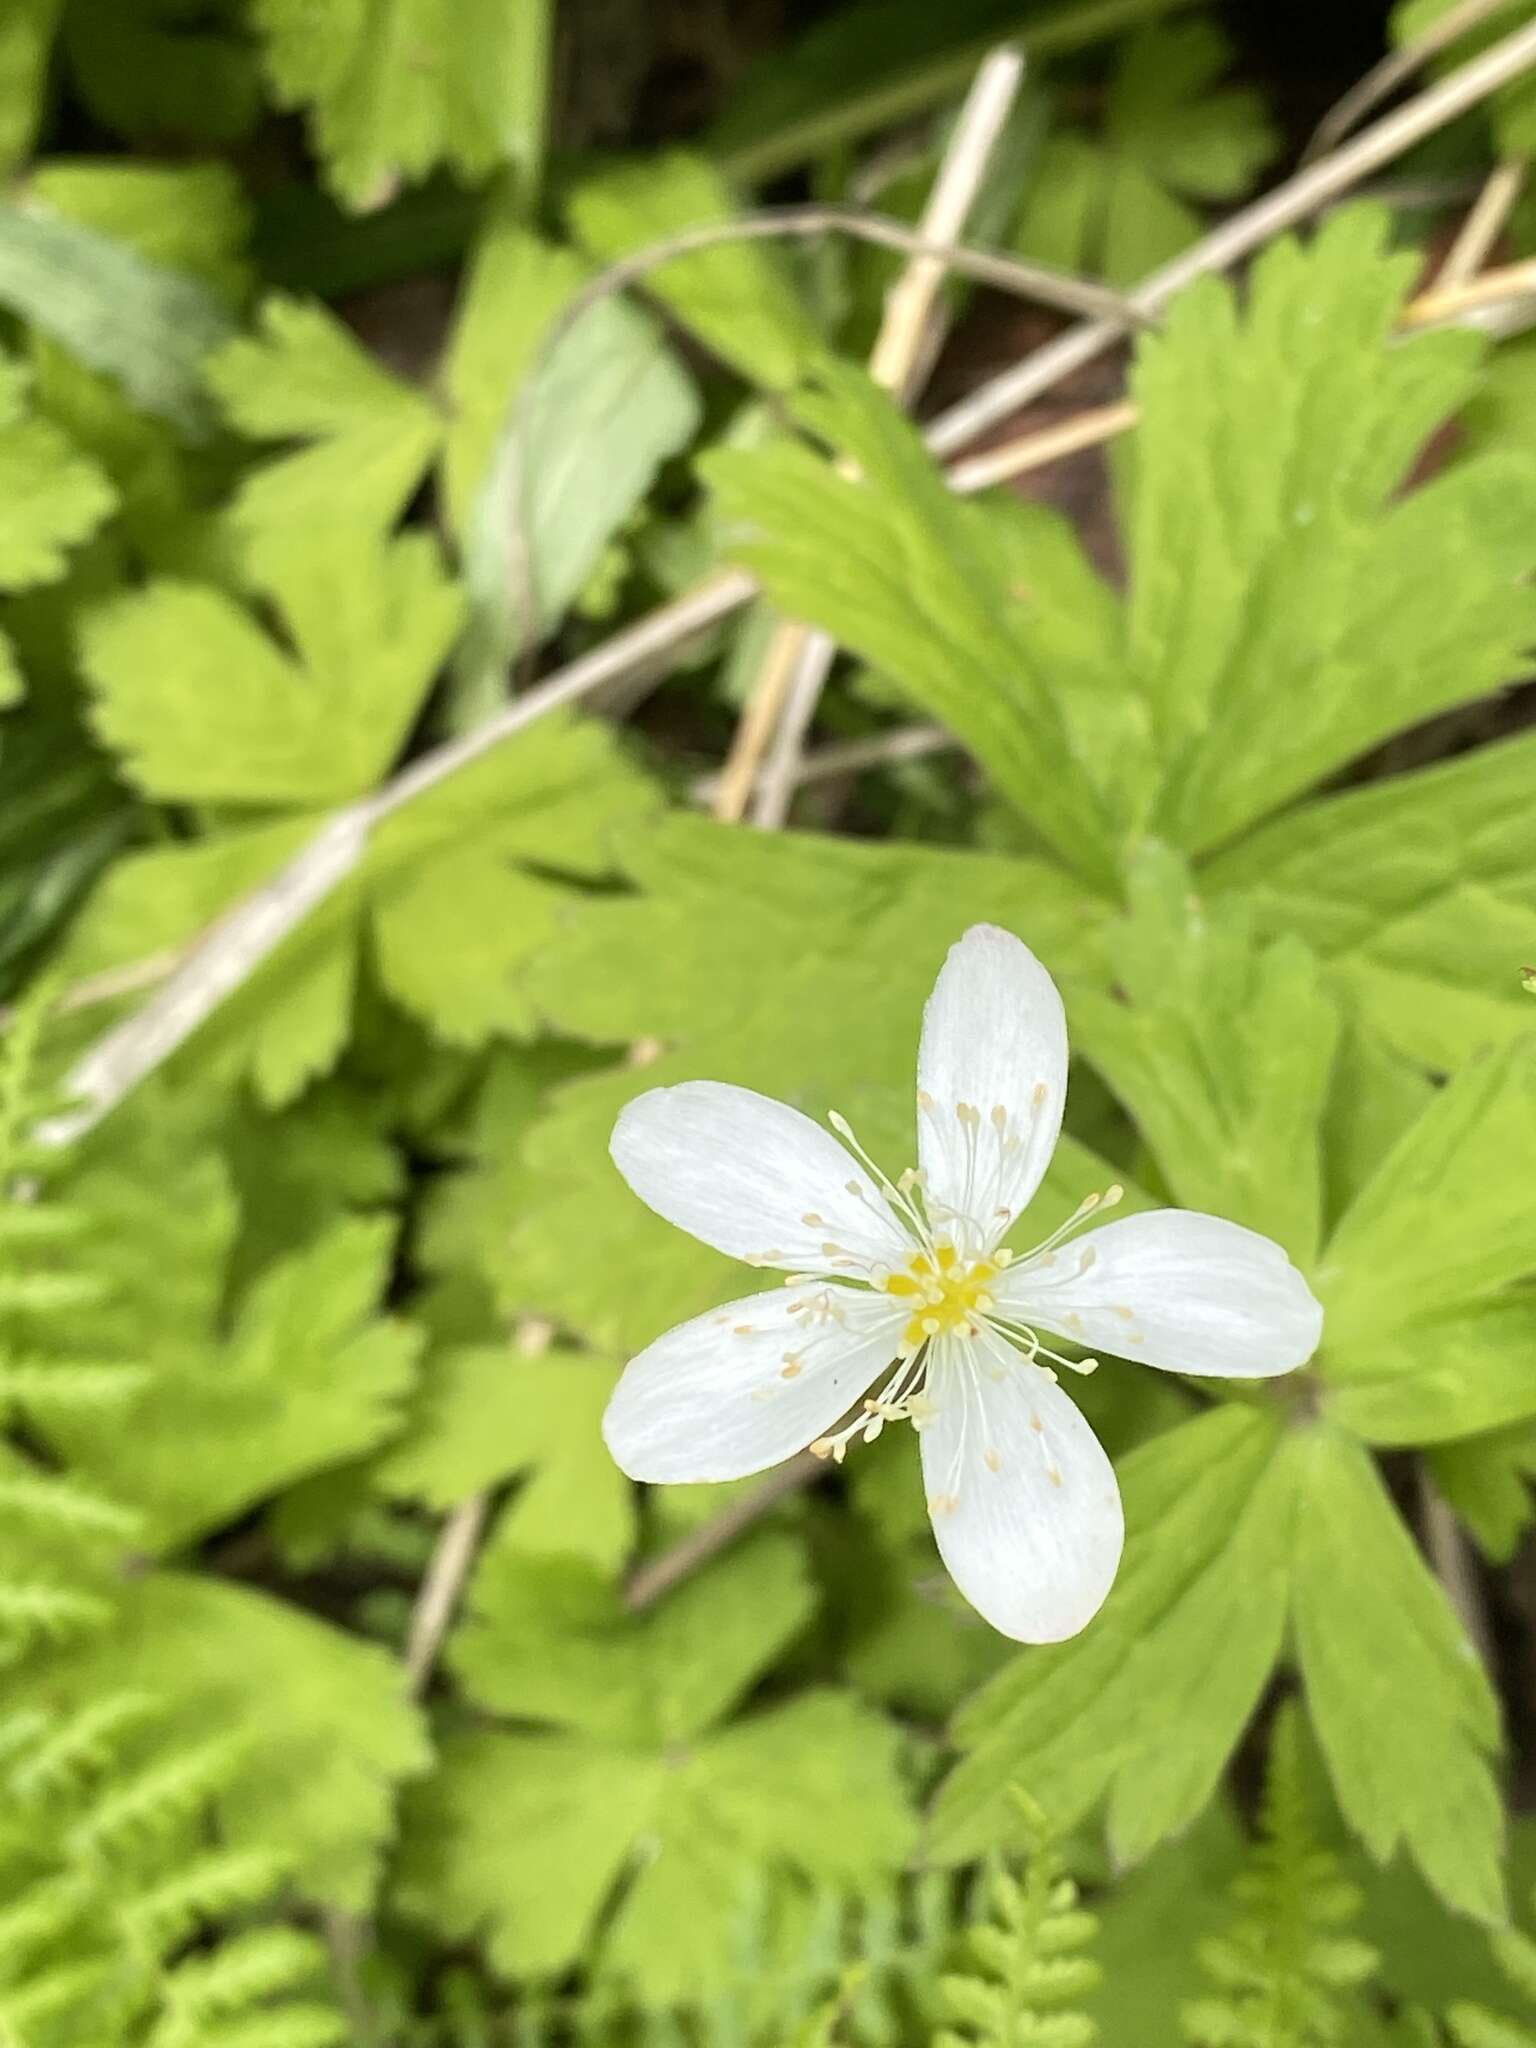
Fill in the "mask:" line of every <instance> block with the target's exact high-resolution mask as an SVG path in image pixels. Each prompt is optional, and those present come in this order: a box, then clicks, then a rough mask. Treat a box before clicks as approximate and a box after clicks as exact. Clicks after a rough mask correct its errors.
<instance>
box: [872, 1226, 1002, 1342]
mask: <svg viewBox="0 0 1536 2048" xmlns="http://www.w3.org/2000/svg"><path fill="white" fill-rule="evenodd" d="M1003 1263H1004V1261H1002V1260H999V1259H998V1258H997V1257H996V1256H995V1255H994V1256H993V1257H991V1258H985V1259H965V1258H962V1257H961V1255H960V1253H959V1252H958V1251H957V1250H956V1249H955V1247H954V1246H953V1245H952V1244H940V1245H936V1246H935V1247H934V1249H933V1250H932V1251H931V1252H927V1251H921V1252H914V1253H913V1255H912V1257H911V1258H910V1259H908V1261H907V1263H906V1266H905V1267H904V1268H903V1269H902V1271H901V1272H899V1273H888V1274H887V1275H886V1276H885V1278H884V1280H883V1281H882V1282H881V1285H882V1287H883V1288H884V1291H885V1292H886V1293H887V1294H894V1295H895V1296H896V1298H897V1300H898V1301H901V1302H903V1303H906V1302H910V1303H911V1307H912V1314H911V1318H910V1320H909V1321H908V1323H907V1327H906V1329H905V1330H904V1331H903V1332H902V1348H903V1349H904V1350H906V1351H916V1350H917V1349H918V1348H919V1347H920V1346H921V1345H924V1344H926V1343H927V1342H928V1340H929V1339H930V1338H931V1337H974V1336H975V1334H976V1331H977V1329H978V1327H979V1318H980V1317H982V1316H984V1315H985V1314H986V1313H987V1311H988V1309H990V1308H991V1307H992V1306H993V1302H992V1296H991V1294H990V1293H989V1292H988V1288H989V1287H990V1285H991V1283H992V1282H993V1281H994V1280H995V1279H996V1278H997V1276H998V1274H999V1273H1000V1272H1001V1271H1002V1268H1003Z"/></svg>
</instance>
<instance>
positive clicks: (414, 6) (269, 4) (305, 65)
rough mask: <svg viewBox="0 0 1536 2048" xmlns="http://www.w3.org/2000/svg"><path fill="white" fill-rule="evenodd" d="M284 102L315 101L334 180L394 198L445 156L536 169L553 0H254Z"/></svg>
mask: <svg viewBox="0 0 1536 2048" xmlns="http://www.w3.org/2000/svg"><path fill="white" fill-rule="evenodd" d="M252 11H253V14H254V18H255V23H256V26H257V29H258V30H259V32H260V33H261V35H262V36H263V37H264V39H265V53H264V61H265V65H266V69H267V75H268V78H269V80H270V82H271V86H272V90H273V92H274V94H275V95H276V97H277V100H278V102H279V104H280V105H283V106H287V107H299V106H303V107H307V108H308V109H309V110H310V122H311V126H312V129H313V133H314V138H315V143H316V146H317V148H318V151H319V154H320V157H321V159H322V161H323V163H324V166H325V171H326V177H327V180H328V182H329V184H330V186H331V189H332V190H333V191H334V192H335V193H336V195H337V197H338V198H340V199H341V200H342V201H343V202H344V203H345V204H346V205H348V206H351V207H354V208H357V209H360V210H368V209H371V208H374V207H378V206H382V205H385V204H387V203H388V201H389V200H391V199H392V198H393V197H394V196H395V192H396V190H397V189H398V187H399V185H400V183H401V182H402V181H408V182H415V181H417V180H419V179H421V178H424V177H425V176H426V175H427V173H428V172H429V171H431V170H432V169H434V168H435V167H436V166H437V165H438V164H447V165H448V166H449V167H450V168H451V169H452V170H454V171H455V172H457V173H458V174H459V176H461V177H463V178H465V179H469V180H473V179H477V178H480V177H483V176H484V175H485V174H486V172H488V171H491V170H494V169H495V168H496V167H497V166H498V165H500V164H506V163H510V164H514V165H516V166H517V167H518V168H519V169H520V170H521V171H522V172H523V173H524V175H528V174H530V173H532V172H533V171H534V170H535V169H536V166H537V164H538V161H539V158H540V156H541V154H542V148H543V104H542V102H543V87H544V75H545V66H546V62H547V53H548V39H549V26H550V16H549V8H548V4H547V0H521V4H519V5H517V6H511V7H509V6H507V5H505V4H504V0H463V4H455V0H340V4H338V5H334V6H331V7H326V8H323V9H320V10H319V11H316V10H315V9H314V8H313V7H311V6H309V5H307V4H306V0H256V4H255V6H254V8H253V10H252Z"/></svg>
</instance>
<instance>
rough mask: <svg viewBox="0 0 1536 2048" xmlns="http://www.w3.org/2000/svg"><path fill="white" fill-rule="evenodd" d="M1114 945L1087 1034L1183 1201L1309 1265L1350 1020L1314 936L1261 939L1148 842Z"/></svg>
mask: <svg viewBox="0 0 1536 2048" xmlns="http://www.w3.org/2000/svg"><path fill="white" fill-rule="evenodd" d="M1130 899H1131V915H1130V917H1129V918H1127V919H1124V920H1122V921H1121V922H1119V923H1117V924H1114V925H1112V926H1111V927H1110V928H1109V930H1108V932H1107V933H1106V934H1105V948H1106V952H1107V954H1108V957H1109V960H1110V963H1111V968H1112V971H1113V973H1114V976H1115V980H1116V983H1117V995H1116V996H1110V997H1106V996H1100V995H1098V994H1096V993H1092V992H1088V991H1084V992H1081V993H1079V994H1078V996H1077V998H1076V1000H1075V1002H1074V1005H1073V1011H1072V1025H1073V1030H1074V1036H1075V1038H1076V1041H1077V1043H1078V1044H1079V1045H1080V1046H1081V1048H1082V1050H1083V1051H1084V1052H1086V1054H1087V1056H1088V1058H1089V1059H1090V1060H1091V1061H1092V1063H1093V1065H1094V1066H1095V1067H1097V1069H1098V1070H1099V1072H1100V1073H1101V1074H1102V1075H1103V1076H1104V1078H1105V1080H1106V1081H1107V1082H1108V1083H1109V1085H1110V1087H1111V1088H1112V1089H1113V1090H1114V1091H1115V1093H1116V1094H1117V1095H1118V1096H1119V1097H1120V1099H1121V1101H1122V1102H1123V1103H1124V1104H1125V1105H1126V1107H1127V1109H1129V1110H1130V1111H1131V1112H1132V1114H1133V1115H1134V1116H1135V1118H1136V1120H1137V1123H1138V1125H1139V1126H1140V1129H1141V1131H1142V1134H1143V1136H1144V1137H1145V1139H1146V1142H1147V1143H1148V1144H1149V1145H1150V1146H1151V1148H1152V1151H1153V1153H1154V1155H1155V1156H1156V1158H1157V1161H1158V1164H1159V1166H1160V1167H1161V1168H1162V1170H1163V1173H1164V1175H1165V1176H1166V1178H1167V1182H1168V1185H1169V1187H1170V1189H1171V1190H1172V1192H1173V1194H1174V1196H1175V1197H1176V1198H1177V1200H1178V1201H1179V1202H1180V1203H1181V1204H1182V1205H1183V1206H1184V1207H1186V1208H1190V1209H1200V1210H1206V1211H1209V1212H1210V1213H1212V1214H1215V1215H1219V1216H1226V1217H1230V1218H1231V1219H1232V1221H1233V1222H1236V1223H1243V1224H1246V1225H1247V1226H1248V1227H1249V1228H1250V1229H1252V1230H1259V1231H1262V1232H1263V1233H1264V1234H1265V1235H1266V1236H1269V1237H1272V1238H1274V1239H1276V1241H1277V1242H1279V1243H1280V1244H1283V1245H1284V1246H1285V1248H1286V1249H1287V1251H1289V1252H1290V1254H1291V1256H1292V1257H1293V1258H1294V1259H1297V1260H1299V1261H1300V1262H1301V1263H1302V1264H1306V1263H1307V1262H1308V1261H1309V1260H1310V1259H1311V1258H1312V1257H1313V1255H1314V1253H1315V1252H1316V1249H1317V1242H1318V1236H1319V1231H1320V1228H1321V1223H1322V1161H1321V1158H1320V1155H1319V1146H1318V1122H1319V1118H1320V1115H1321V1112H1322V1107H1323V1103H1324V1101H1325V1099H1326V1097H1327V1093H1328V1081H1329V1072H1330V1067H1331V1064H1332V1059H1333V1051H1334V1044H1335V1039H1336V1036H1337V1021H1336V1017H1335V1014H1334V1011H1333V1008H1332V1005H1331V1004H1330V1003H1329V1002H1328V1000H1327V998H1326V996H1325V995H1324V994H1323V992H1322V990H1321V988H1320V986H1319V977H1318V970H1317V965H1316V962H1315V961H1314V960H1313V958H1312V956H1311V955H1310V954H1309V953H1308V952H1307V951H1306V949H1305V948H1304V947H1303V946H1300V945H1298V944H1295V943H1294V942H1286V941H1281V942H1279V943H1277V944H1276V945H1273V946H1270V947H1267V948H1263V949H1261V948H1260V947H1258V946H1257V945H1256V944H1255V942H1254V939H1253V933H1252V928H1251V918H1250V917H1249V916H1247V915H1245V912H1244V908H1243V906H1241V905H1239V904H1232V903H1223V902H1220V901H1218V902H1216V903H1214V904H1212V905H1211V906H1210V907H1209V909H1207V907H1206V906H1205V905H1204V904H1203V903H1202V902H1201V901H1200V899H1199V898H1198V897H1196V896H1195V895H1194V894H1193V892H1192V890H1191V887H1190V882H1189V876H1188V873H1187V871H1186V870H1185V869H1184V868H1183V866H1182V864H1181V863H1180V862H1179V861H1177V860H1176V859H1173V858H1171V857H1169V856H1167V855H1166V854H1164V853H1161V852H1154V851H1148V852H1147V853H1146V854H1144V855H1143V857H1142V859H1141V860H1140V861H1139V863H1138V864H1137V865H1136V867H1135V868H1134V869H1133V871H1132V875H1131V880H1130Z"/></svg>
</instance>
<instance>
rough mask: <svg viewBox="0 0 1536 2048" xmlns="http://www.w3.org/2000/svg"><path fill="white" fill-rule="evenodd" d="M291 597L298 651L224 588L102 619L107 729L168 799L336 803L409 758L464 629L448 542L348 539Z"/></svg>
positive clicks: (175, 587) (89, 626)
mask: <svg viewBox="0 0 1536 2048" xmlns="http://www.w3.org/2000/svg"><path fill="white" fill-rule="evenodd" d="M277 596H278V599H279V602H280V604H281V606H282V609H283V612H284V615H285V619H286V623H287V625H288V626H289V628H290V629H291V633H292V638H293V642H294V646H295V654H294V655H290V654H289V653H288V652H287V651H286V650H284V649H283V648H281V647H280V646H279V645H278V644H277V642H276V640H275V639H274V638H273V637H272V636H271V635H270V634H269V633H268V632H267V631H266V630H264V629H263V628H262V627H261V626H259V625H258V624H257V623H256V621H255V620H254V619H253V618H252V616H251V615H250V613H249V612H247V611H246V610H244V609H243V608H242V607H241V606H239V605H237V604H236V603H235V602H234V600H233V599H231V598H229V597H227V596H226V595H224V593H223V592H221V591H219V590H216V589H215V588H213V587H212V586H211V585H199V584H192V583H177V582H171V581H161V582H157V583H151V584H148V585H146V586H145V587H144V588H143V589H140V590H136V591H132V592H128V593H124V594H122V595H120V596H116V597H113V598H110V599H108V600H107V602H106V603H105V604H103V605H100V606H98V607H97V608H96V609H95V610H94V611H92V612H90V613H88V614H87V616H86V619H85V624H84V628H83V634H82V649H81V658H82V663H83V666H84V668H85V671H86V676H87V679H88V680H89V682H90V684H91V687H92V689H93V691H94V692H95V695H96V706H95V720H96V724H97V727H98V729H99V730H100V732H101V734H102V736H103V737H104V738H105V739H106V740H107V741H108V743H109V744H110V745H111V746H113V747H114V748H115V749H116V750H117V751H118V752H119V753H121V754H122V755H124V756H125V763H126V766H127V768H128V771H129V773H130V774H131V775H132V776H133V778H134V780H135V781H136V782H138V783H139V784H140V786H141V787H142V788H144V789H145V790H146V791H148V792H149V793H151V794H152V795H156V796H160V797H170V798H177V799H181V800H183V801H188V800H190V801H202V802H227V803H245V804H273V803H290V804H310V803H313V804H321V803H327V802H334V801H339V800H340V799H342V798H345V797H348V796H355V795H358V794H360V793H361V792H362V791H364V790H366V789H369V788H371V787H372V785H373V784H374V783H375V782H376V781H377V780H378V778H379V777H380V775H381V774H382V773H383V771H384V770H385V768H387V767H388V765H389V763H390V762H391V760H392V759H393V758H394V755H395V754H396V752H397V751H398V749H399V746H400V743H401V741H402V739H403V738H404V736H405V733H406V731H407V729H408V728H409V726H410V724H411V722H412V720H413V719H414V717H415V715H416V712H417V709H418V707H419V706H420V704H421V700H422V698H423V696H424V695H425V693H426V691H427V690H428V689H429V688H430V686H431V683H432V680H433V677H434V676H435V674H436V672H437V670H438V668H439V666H440V665H441V663H442V660H443V658H444V655H445V654H446V652H447V649H448V645H449V643H450V641H451V639H452V637H453V634H454V631H455V629H456V627H457V625H458V621H459V598H458V593H457V592H456V590H455V589H454V588H453V586H452V585H451V584H450V583H449V582H448V581H447V579H446V577H445V576H444V573H443V569H442V563H441V558H440V556H439V554H438V550H437V547H436V544H435V543H434V542H433V541H432V539H431V538H430V537H429V536H426V535H423V534H412V535H409V536H406V537H404V538H402V539H400V540H397V541H394V542H391V543H388V544H380V543H375V542H370V541H369V540H368V539H367V538H366V537H359V536H356V535H354V534H352V533H351V532H349V531H346V530H343V532H341V533H338V534H335V535H332V536H331V537H330V538H329V540H328V542H327V543H326V545H325V546H324V547H323V548H320V547H318V546H317V547H314V548H312V549H311V550H310V552H309V553H308V555H307V556H306V557H303V558H300V557H298V556H295V557H294V558H292V559H291V560H290V561H288V563H287V564H286V567H285V572H284V581H283V584H282V587H281V588H280V590H279V591H278V592H277Z"/></svg>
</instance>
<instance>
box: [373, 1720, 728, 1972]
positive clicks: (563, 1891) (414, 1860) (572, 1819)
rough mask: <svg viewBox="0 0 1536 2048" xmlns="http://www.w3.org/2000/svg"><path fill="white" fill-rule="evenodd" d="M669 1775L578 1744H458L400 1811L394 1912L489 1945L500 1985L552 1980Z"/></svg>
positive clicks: (527, 1738) (657, 1763) (478, 1737)
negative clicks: (401, 1841)
mask: <svg viewBox="0 0 1536 2048" xmlns="http://www.w3.org/2000/svg"><path fill="white" fill-rule="evenodd" d="M666 1774H667V1766H666V1765H665V1763H664V1762H663V1761H662V1759H661V1758H660V1757H648V1756H638V1755H634V1754H630V1753H627V1752H624V1751H621V1750H606V1749H594V1748H592V1747H590V1746H589V1745H588V1744H587V1743H585V1742H581V1741H579V1740H577V1739H575V1738H568V1737H564V1736H558V1735H507V1734H499V1733H495V1734H493V1733H482V1734H475V1735H468V1736H459V1737H458V1738H456V1739H455V1740H453V1741H450V1742H449V1743H447V1744H446V1745H445V1746H444V1750H443V1754H442V1759H441V1761H440V1764H439V1766H438V1769H437V1770H436V1771H435V1772H434V1774H433V1777H432V1780H431V1783H430V1784H429V1785H428V1786H427V1787H426V1788H425V1789H424V1790H423V1791H422V1792H420V1793H419V1794H417V1795H416V1796H415V1797H414V1798H413V1799H412V1801H411V1802H410V1804H409V1805H408V1807H407V1809H406V1838H405V1849H404V1855H403V1858H402V1867H401V1875H400V1884H399V1902H400V1904H401V1906H402V1907H403V1908H404V1909H405V1910H406V1911H407V1912H409V1913H411V1914H412V1915H414V1916H415V1917H416V1918H418V1919H422V1920H425V1921H427V1922H428V1923H429V1924H430V1925H431V1926H433V1927H434V1928H436V1929H438V1930H439V1931H440V1932H441V1933H442V1934H444V1935H446V1936H447V1937H448V1939H449V1940H451V1941H463V1940H472V1939H476V1938H484V1940H485V1943H486V1952H487V1954H488V1956H489V1958H490V1961H491V1963H492V1966H493V1967H494V1968H496V1969H498V1970H500V1971H501V1972H502V1973H503V1974H504V1975H506V1976H517V1977H528V1976H535V1977H542V1976H545V1975H553V1974H556V1973H558V1972H560V1971H562V1970H564V1969H565V1968H566V1967H567V1966H568V1965H569V1964H570V1963H571V1962H572V1961H574V1959H575V1958H576V1957H577V1956H578V1955H580V1953H581V1951H582V1949H583V1947H584V1946H585V1943H586V1938H587V1934H588V1930H589V1929H590V1927H591V1926H592V1923H593V1921H594V1920H595V1919H596V1917H597V1915H598V1912H599V1910H600V1909H601V1907H602V1905H603V1902H604V1900H605V1899H606V1898H607V1896H608V1894H609V1893H610V1891H611V1890H612V1889H613V1887H614V1884H615V1883H616V1881H617V1879H618V1877H619V1874H620V1872H621V1871H622V1870H623V1869H624V1867H625V1865H626V1864H627V1863H628V1862H629V1860H630V1858H631V1856H632V1854H633V1849H634V1844H635V1842H636V1840H637V1839H638V1838H639V1837H640V1836H642V1835H645V1834H647V1833H648V1832H650V1830H651V1829H652V1828H653V1826H654V1822H655V1816H656V1813H657V1809H658V1807H659V1806H660V1804H661V1802H662V1799H663V1798H664V1796H665V1783H666ZM704 1847H705V1849H706V1850H707V1847H708V1843H707V1841H706V1843H705V1844H704Z"/></svg>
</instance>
